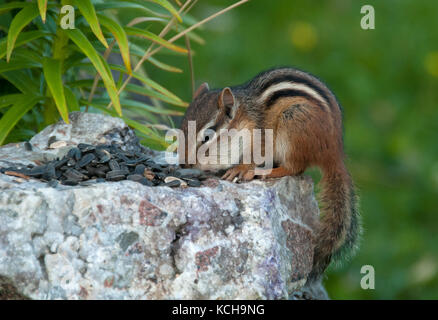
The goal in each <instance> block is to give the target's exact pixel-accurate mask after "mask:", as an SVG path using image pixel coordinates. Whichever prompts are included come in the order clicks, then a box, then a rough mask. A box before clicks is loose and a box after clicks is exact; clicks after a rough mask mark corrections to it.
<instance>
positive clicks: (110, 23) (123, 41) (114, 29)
mask: <svg viewBox="0 0 438 320" xmlns="http://www.w3.org/2000/svg"><path fill="white" fill-rule="evenodd" d="M98 17H99V20H100V23H101V24H102V25H103V26H104V27H105V28H107V29H108V30H109V31H110V32H111V33H112V34H113V35H114V38H116V41H117V43H118V45H119V48H120V52H121V54H122V58H123V61H124V62H125V66H126V69H127V70H128V73H129V74H131V73H132V68H131V58H130V57H129V42H128V36H127V35H126V33H125V30H123V28H122V27H121V26H120V25H119V24H118V23H117V22H115V21H114V20H111V19H110V18H107V17H106V16H104V15H102V14H98Z"/></svg>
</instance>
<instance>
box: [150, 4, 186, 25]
mask: <svg viewBox="0 0 438 320" xmlns="http://www.w3.org/2000/svg"><path fill="white" fill-rule="evenodd" d="M150 1H152V2H155V3H157V4H159V5H160V6H162V7H163V8H166V9H167V10H169V12H170V13H171V14H172V15H173V16H174V17H175V18H177V19H178V21H179V22H182V19H181V17H180V16H179V14H178V11H176V10H175V8H174V7H173V6H172V5H171V4H170V3H169V2H168V1H167V0H150Z"/></svg>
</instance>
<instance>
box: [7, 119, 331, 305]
mask: <svg viewBox="0 0 438 320" xmlns="http://www.w3.org/2000/svg"><path fill="white" fill-rule="evenodd" d="M70 119H71V124H70V125H66V124H64V123H62V122H60V123H58V124H55V125H52V126H50V127H48V128H46V129H44V130H43V131H42V132H41V133H39V134H38V135H36V136H35V137H34V138H33V139H32V140H31V141H30V143H31V144H32V151H28V150H29V147H28V146H26V144H25V143H20V144H10V145H7V146H4V147H2V148H0V166H9V165H10V163H12V164H14V165H15V164H17V163H22V164H28V163H31V162H32V161H35V160H37V161H44V160H45V159H46V160H51V159H52V158H53V157H57V156H59V152H60V151H59V150H60V149H63V148H65V150H63V151H62V152H68V150H69V149H70V148H72V147H74V146H76V145H77V144H78V143H87V144H98V143H111V141H116V142H119V143H120V142H122V143H125V144H127V145H128V144H129V141H134V140H135V139H136V138H135V135H134V134H133V132H132V131H131V130H130V129H129V128H128V127H127V126H126V125H125V124H124V123H123V121H122V120H120V119H114V118H109V117H106V116H102V115H96V114H86V113H73V114H71V115H70ZM51 136H56V141H65V142H66V145H67V147H61V148H58V149H49V144H48V142H49V140H50V139H51V138H50V137H51ZM51 140H52V141H50V142H51V144H53V142H54V141H53V140H54V139H53V138H52V139H51ZM103 140H105V141H103ZM150 154H151V155H154V156H156V158H157V159H159V158H161V159H164V155H163V154H160V153H157V152H153V151H150ZM318 215H319V211H318V206H317V203H316V201H315V199H314V195H313V183H312V181H311V179H310V178H308V177H285V178H282V179H279V180H274V181H267V182H262V181H253V182H249V183H243V184H233V183H229V182H227V181H222V180H219V179H217V178H210V179H208V180H206V181H204V182H203V183H202V185H201V186H200V187H186V188H182V187H181V188H173V189H172V188H169V187H166V186H159V187H150V186H144V185H140V184H138V183H136V182H134V181H120V182H105V183H99V184H94V185H90V186H63V185H58V186H56V188H52V187H50V186H48V185H47V184H46V183H43V182H40V181H38V180H34V179H29V180H25V179H22V178H19V177H13V176H7V175H4V174H0V299H2V298H4V299H8V298H30V299H325V298H327V295H326V293H325V290H324V289H323V288H322V286H321V284H319V283H318V284H315V285H314V286H312V287H308V286H305V282H306V276H307V274H308V273H309V272H310V268H311V265H312V252H313V246H312V239H313V232H312V230H313V229H314V228H315V226H316V223H317V221H318Z"/></svg>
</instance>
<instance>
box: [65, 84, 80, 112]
mask: <svg viewBox="0 0 438 320" xmlns="http://www.w3.org/2000/svg"><path fill="white" fill-rule="evenodd" d="M64 93H65V98H66V99H67V106H68V111H69V112H72V111H81V108H80V107H79V102H78V99H77V98H76V96H75V95H74V93H73V91H72V90H71V89H70V88H69V87H67V86H64Z"/></svg>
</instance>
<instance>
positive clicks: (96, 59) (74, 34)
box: [65, 29, 122, 116]
mask: <svg viewBox="0 0 438 320" xmlns="http://www.w3.org/2000/svg"><path fill="white" fill-rule="evenodd" d="M65 31H66V32H67V34H68V36H69V37H70V39H71V40H72V41H73V42H74V43H75V44H76V45H77V46H78V47H79V48H80V49H81V50H82V52H83V53H84V54H85V55H86V56H87V57H88V59H90V61H91V63H92V64H93V65H94V67H95V68H96V70H97V72H99V74H100V76H101V77H102V80H103V82H104V83H105V87H106V89H107V91H108V95H109V96H110V98H111V101H112V102H113V105H114V109H116V111H117V114H118V115H119V116H121V115H122V107H121V106H120V100H119V96H118V94H117V88H116V84H115V83H114V79H113V76H112V74H111V71H110V69H109V67H108V64H107V63H106V61H105V60H104V59H102V57H101V56H100V55H99V54H98V53H97V51H96V50H95V49H94V47H93V46H92V45H91V43H90V42H89V41H88V39H87V38H86V37H85V35H84V34H83V33H82V32H81V31H79V30H78V29H73V30H65Z"/></svg>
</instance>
